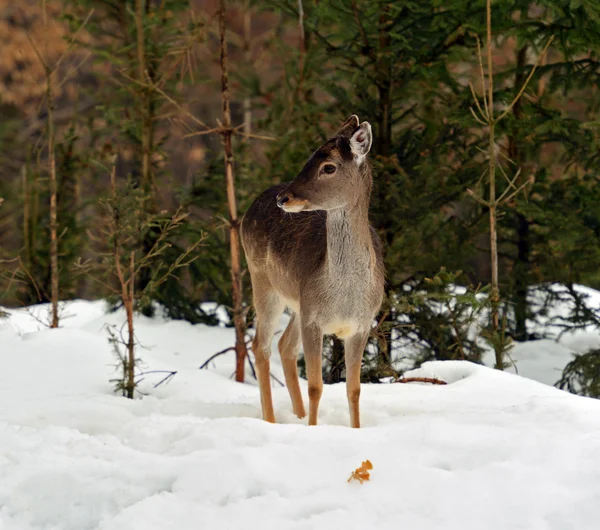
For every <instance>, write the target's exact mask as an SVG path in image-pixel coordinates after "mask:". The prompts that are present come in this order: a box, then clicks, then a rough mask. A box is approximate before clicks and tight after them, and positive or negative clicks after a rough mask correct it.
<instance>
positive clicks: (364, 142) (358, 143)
mask: <svg viewBox="0 0 600 530" xmlns="http://www.w3.org/2000/svg"><path fill="white" fill-rule="evenodd" d="M372 143H373V135H372V133H371V124H370V123H369V122H368V121H363V122H362V123H361V124H360V125H359V127H358V128H357V129H356V130H355V131H354V132H353V134H352V136H351V137H350V149H351V150H352V154H353V155H354V158H355V159H356V163H357V164H358V165H359V166H360V165H361V164H362V163H363V162H364V160H365V157H366V156H367V153H368V152H369V151H370V150H371V144H372Z"/></svg>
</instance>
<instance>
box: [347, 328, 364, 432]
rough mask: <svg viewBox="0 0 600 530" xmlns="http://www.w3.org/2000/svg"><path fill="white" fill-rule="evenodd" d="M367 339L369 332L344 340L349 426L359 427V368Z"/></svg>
mask: <svg viewBox="0 0 600 530" xmlns="http://www.w3.org/2000/svg"><path fill="white" fill-rule="evenodd" d="M368 339H369V333H368V332H366V333H357V334H356V335H352V336H351V337H348V338H347V339H346V340H345V343H344V349H345V354H346V394H347V395H348V407H349V409H350V426H351V427H354V428H356V429H358V428H359V427H360V407H359V402H360V369H361V366H362V358H363V352H364V351H365V346H366V345H367V340H368Z"/></svg>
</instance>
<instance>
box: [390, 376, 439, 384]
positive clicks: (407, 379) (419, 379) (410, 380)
mask: <svg viewBox="0 0 600 530" xmlns="http://www.w3.org/2000/svg"><path fill="white" fill-rule="evenodd" d="M394 383H431V384H432V385H447V384H448V383H446V381H442V380H441V379H436V378H435V377H403V378H402V379H398V380H397V381H394Z"/></svg>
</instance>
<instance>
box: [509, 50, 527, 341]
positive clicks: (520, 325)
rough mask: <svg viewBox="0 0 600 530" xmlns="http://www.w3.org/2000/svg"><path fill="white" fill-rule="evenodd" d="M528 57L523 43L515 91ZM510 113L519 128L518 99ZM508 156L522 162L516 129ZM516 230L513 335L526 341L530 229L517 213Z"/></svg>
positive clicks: (518, 59) (520, 113)
mask: <svg viewBox="0 0 600 530" xmlns="http://www.w3.org/2000/svg"><path fill="white" fill-rule="evenodd" d="M526 59H527V46H523V47H522V48H521V49H520V50H519V51H518V52H517V65H516V67H517V68H516V74H515V94H516V93H517V91H518V90H519V88H520V87H521V86H522V85H523V82H524V80H525V76H524V68H525V63H526ZM512 111H513V116H514V117H515V123H516V125H515V128H518V127H519V120H520V119H521V117H522V105H521V99H518V100H517V101H516V102H515V104H514V106H513V110H512ZM508 156H509V158H510V159H511V160H512V161H513V162H514V163H515V165H516V166H517V167H521V165H522V162H523V161H522V153H521V151H520V149H519V145H518V141H517V135H516V131H514V132H513V134H512V135H511V136H510V137H509V139H508ZM516 232H517V260H516V263H515V266H514V268H513V271H514V285H515V292H514V303H515V305H514V307H515V338H516V339H517V340H527V313H528V308H529V305H528V302H527V292H528V287H529V281H528V273H529V261H530V250H531V244H530V230H529V221H528V220H527V218H526V217H525V216H524V215H523V214H521V213H519V212H516Z"/></svg>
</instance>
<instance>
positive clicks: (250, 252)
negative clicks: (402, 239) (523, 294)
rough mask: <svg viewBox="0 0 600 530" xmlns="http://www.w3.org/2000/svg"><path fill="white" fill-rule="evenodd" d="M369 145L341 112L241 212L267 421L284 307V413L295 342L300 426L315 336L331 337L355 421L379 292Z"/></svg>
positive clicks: (316, 356) (314, 362) (316, 373)
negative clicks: (302, 378)
mask: <svg viewBox="0 0 600 530" xmlns="http://www.w3.org/2000/svg"><path fill="white" fill-rule="evenodd" d="M371 143H372V133H371V125H370V124H369V123H368V122H366V121H364V122H362V123H359V119H358V117H357V116H356V115H352V116H350V118H348V119H347V120H346V121H345V122H344V123H343V124H342V126H341V127H340V128H339V130H338V131H337V133H336V134H335V135H334V136H333V137H331V138H330V139H329V140H328V141H326V142H325V143H324V144H323V145H322V146H321V147H319V148H318V149H317V150H316V151H315V152H314V153H313V154H312V156H311V157H310V158H309V159H308V162H306V164H305V165H304V167H303V168H302V170H301V171H300V173H298V175H297V176H296V177H295V178H294V180H293V181H292V182H287V183H283V184H279V185H277V186H274V187H271V188H269V189H267V190H266V191H264V192H263V193H262V194H261V195H259V196H258V197H257V198H256V199H255V200H254V202H253V203H252V205H251V206H250V208H249V209H248V210H247V212H246V214H245V215H244V217H243V219H242V224H241V235H242V245H243V248H244V251H245V254H246V261H247V264H248V271H249V273H250V280H251V284H252V299H253V304H254V309H255V335H254V338H253V341H252V350H253V352H254V355H255V363H256V376H257V380H258V386H259V390H260V401H261V408H262V415H263V419H264V420H266V421H267V422H271V423H275V413H274V410H273V399H272V393H271V381H270V357H271V342H272V340H273V337H274V333H275V331H276V328H277V325H278V323H279V319H280V317H281V315H282V313H283V311H284V309H285V308H286V307H287V308H288V310H289V311H290V312H291V318H290V320H289V323H288V325H287V327H286V329H285V331H284V332H283V334H282V336H281V338H280V340H279V342H278V349H279V353H280V355H281V363H282V367H283V372H284V377H285V383H286V386H287V388H288V391H289V394H290V398H291V401H292V407H293V411H294V414H296V415H297V416H298V417H299V418H304V417H305V416H306V411H305V408H304V401H303V399H302V393H301V391H300V385H299V379H298V369H297V356H298V353H299V350H300V345H301V344H302V346H303V351H304V358H305V361H306V375H307V379H308V398H309V413H308V424H309V425H316V424H317V416H318V409H319V402H320V399H321V395H322V393H323V374H322V346H323V336H324V335H335V336H337V337H338V338H339V339H340V340H343V342H344V361H345V368H346V394H347V399H348V407H349V411H350V425H351V427H354V428H359V427H360V413H359V400H360V374H361V365H362V357H363V352H364V350H365V348H366V345H367V342H368V338H369V334H370V331H371V326H372V323H373V321H374V318H375V316H376V315H377V313H378V311H379V309H380V307H381V304H382V300H383V292H384V265H383V256H382V248H381V242H380V240H379V237H378V235H377V233H376V232H375V230H374V229H373V227H372V226H371V225H370V223H369V203H370V195H371V188H372V185H373V176H372V170H371V166H370V164H369V161H368V160H367V154H368V153H369V151H370V149H371Z"/></svg>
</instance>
